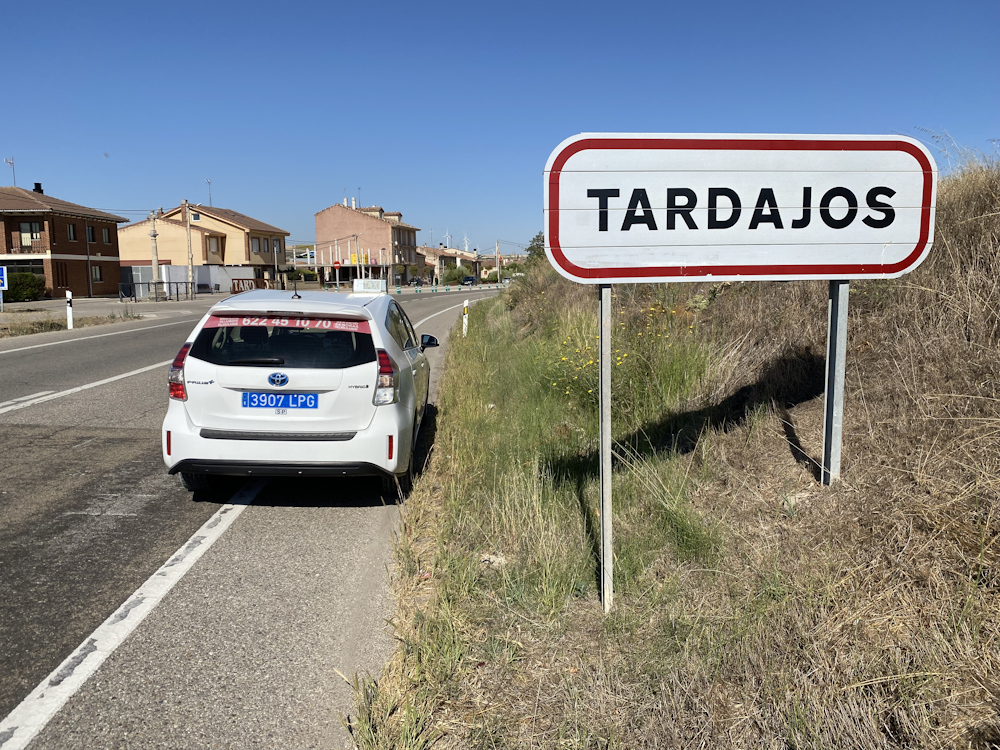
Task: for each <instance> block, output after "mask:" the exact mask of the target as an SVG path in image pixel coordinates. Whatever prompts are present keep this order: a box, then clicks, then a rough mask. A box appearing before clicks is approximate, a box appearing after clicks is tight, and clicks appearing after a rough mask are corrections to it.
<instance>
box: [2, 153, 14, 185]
mask: <svg viewBox="0 0 1000 750" xmlns="http://www.w3.org/2000/svg"><path fill="white" fill-rule="evenodd" d="M4 163H5V164H10V173H11V174H12V175H13V176H14V187H17V172H15V171H14V157H13V156H12V157H10V158H9V159H4Z"/></svg>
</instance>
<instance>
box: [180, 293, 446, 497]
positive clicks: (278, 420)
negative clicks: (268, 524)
mask: <svg viewBox="0 0 1000 750" xmlns="http://www.w3.org/2000/svg"><path fill="white" fill-rule="evenodd" d="M429 346H438V341H437V339H435V338H434V337H433V336H428V335H424V336H423V337H421V339H419V340H418V339H417V335H416V333H415V331H414V330H413V326H412V325H411V324H410V321H409V319H408V318H407V317H406V313H405V312H403V310H402V308H401V307H400V306H399V305H398V304H396V302H395V301H394V300H393V299H392V298H391V297H390V296H389V295H386V294H334V293H330V292H305V291H304V292H299V293H297V294H296V293H295V292H290V291H287V292H286V291H277V290H266V289H260V290H256V291H250V292H245V293H243V294H239V295H236V296H234V297H229V298H228V299H226V300H223V301H222V302H220V303H219V304H217V305H215V306H214V307H212V309H211V310H209V312H208V314H207V315H206V316H205V317H204V318H202V320H201V321H200V322H199V323H198V325H197V326H195V328H194V330H193V331H192V332H191V335H190V336H188V339H187V342H186V343H185V344H184V346H183V347H181V350H180V352H178V354H177V357H176V358H175V359H174V361H173V364H172V365H171V367H170V372H169V375H168V381H169V385H170V402H169V407H168V408H167V416H166V418H165V419H164V420H163V435H162V447H163V460H164V462H165V463H166V465H167V469H168V470H169V473H171V474H180V477H181V482H182V483H183V484H184V486H185V487H186V488H187V489H189V490H201V489H207V488H208V486H209V478H210V477H212V476H217V475H223V476H244V477H250V476H365V475H376V476H381V477H382V478H383V484H384V488H385V489H386V490H387V491H401V492H403V493H404V494H405V493H406V492H408V491H409V486H410V483H411V481H412V477H413V449H414V446H415V444H416V439H417V434H418V432H419V430H420V423H421V420H422V419H423V415H424V409H425V407H426V405H427V391H428V386H429V383H430V366H429V365H428V363H427V357H426V355H425V354H424V349H426V348H427V347H429Z"/></svg>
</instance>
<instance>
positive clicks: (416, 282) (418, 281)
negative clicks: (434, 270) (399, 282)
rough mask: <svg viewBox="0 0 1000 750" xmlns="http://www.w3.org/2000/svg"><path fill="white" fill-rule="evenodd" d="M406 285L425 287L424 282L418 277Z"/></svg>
mask: <svg viewBox="0 0 1000 750" xmlns="http://www.w3.org/2000/svg"><path fill="white" fill-rule="evenodd" d="M406 283H407V284H409V285H410V286H423V285H424V280H423V279H422V278H420V277H419V276H418V277H417V278H415V279H410V280H409V281H407V282H406Z"/></svg>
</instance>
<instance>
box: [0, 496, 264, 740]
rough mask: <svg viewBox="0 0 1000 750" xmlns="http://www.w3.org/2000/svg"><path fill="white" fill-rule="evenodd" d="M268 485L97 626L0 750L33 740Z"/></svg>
mask: <svg viewBox="0 0 1000 750" xmlns="http://www.w3.org/2000/svg"><path fill="white" fill-rule="evenodd" d="M266 483H267V480H265V479H255V480H253V481H251V482H248V483H247V484H246V485H244V487H243V489H241V490H240V491H239V492H237V493H236V494H235V495H234V496H233V497H232V499H231V500H230V501H229V503H228V504H226V505H223V506H222V507H221V508H219V510H218V512H217V513H216V514H215V515H214V516H212V517H211V518H210V519H208V521H206V522H205V524H204V525H203V526H202V527H201V528H200V529H198V531H196V532H195V533H194V536H192V537H191V538H190V539H189V540H188V541H187V543H185V544H184V546H183V547H181V548H180V549H179V550H177V552H175V553H174V554H173V555H172V556H171V557H170V559H169V560H167V561H166V562H165V563H164V564H163V565H161V566H160V569H159V570H157V571H156V572H155V573H153V575H151V576H150V577H149V579H148V580H147V581H146V582H145V583H144V584H142V586H140V587H139V588H138V589H137V590H136V591H135V593H134V594H132V596H130V597H129V598H128V599H126V600H125V603H124V604H122V605H121V606H120V607H119V608H118V609H117V610H116V611H115V612H114V614H112V615H111V616H110V617H109V618H108V619H107V620H105V621H104V622H103V623H102V624H101V625H99V626H98V628H97V630H95V631H94V632H93V633H91V634H90V635H89V636H88V637H87V638H86V639H85V640H84V642H83V643H82V644H80V646H78V647H77V648H76V650H75V651H73V653H72V654H70V655H69V656H68V657H67V658H66V661H64V662H63V663H62V664H60V665H59V666H58V667H56V668H55V669H54V670H53V671H52V673H51V674H50V675H49V676H48V677H46V678H45V679H44V680H42V681H41V683H39V684H38V686H37V687H36V688H35V689H34V690H32V691H31V692H30V693H29V694H28V697H27V698H25V699H24V700H23V701H21V703H20V705H18V706H17V708H15V709H14V710H13V711H11V712H10V713H9V714H8V715H7V718H5V719H4V720H3V721H0V750H21V748H24V747H26V746H27V745H28V743H29V742H31V740H32V739H34V737H35V735H37V734H38V733H39V732H40V731H41V730H42V729H43V728H44V727H45V725H46V724H48V723H49V721H50V720H51V719H52V717H53V716H55V715H56V713H58V712H59V709H61V708H62V707H63V706H64V705H65V704H66V701H68V700H69V699H70V698H71V697H72V696H73V694H74V693H75V692H76V691H77V690H79V689H80V688H81V687H82V686H83V684H84V683H85V682H86V681H87V680H88V679H89V678H90V676H91V675H93V674H94V672H96V671H97V669H98V667H100V666H101V664H103V663H104V660H105V659H107V658H108V657H109V656H110V655H111V654H112V653H113V652H114V650H115V649H116V648H118V646H120V645H121V644H122V642H124V640H125V639H126V638H127V637H128V636H129V635H130V634H131V633H132V631H133V630H135V629H136V628H137V627H138V625H139V623H141V622H142V621H143V620H144V619H145V618H146V616H147V615H148V614H149V613H150V612H152V611H153V608H154V607H156V605H157V604H159V603H160V601H162V599H163V597H164V596H166V595H167V592H169V591H170V589H172V588H173V587H174V585H175V584H176V583H177V582H178V581H179V580H180V579H181V578H183V577H184V574H185V573H187V572H188V571H189V570H190V569H191V568H192V566H194V564H195V563H196V562H198V560H199V558H201V556H202V555H203V554H205V552H206V551H207V550H208V548H209V547H211V546H212V545H213V544H215V542H216V541H217V540H218V539H219V537H221V536H222V535H223V534H224V533H225V532H226V530H227V529H228V528H229V527H230V526H232V524H233V521H235V520H236V519H237V518H238V517H239V515H240V514H241V513H242V512H243V511H244V510H246V508H247V506H249V505H250V504H252V503H253V501H254V500H255V499H256V497H257V495H258V494H260V491H261V490H262V489H263V488H264V485H265V484H266Z"/></svg>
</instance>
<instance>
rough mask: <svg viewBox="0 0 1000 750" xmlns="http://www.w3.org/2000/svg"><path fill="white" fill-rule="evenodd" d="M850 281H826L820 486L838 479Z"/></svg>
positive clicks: (842, 433)
mask: <svg viewBox="0 0 1000 750" xmlns="http://www.w3.org/2000/svg"><path fill="white" fill-rule="evenodd" d="M850 288H851V282H850V281H846V280H843V281H842V280H835V281H831V282H830V301H829V304H828V306H827V334H826V385H825V388H824V397H823V466H822V483H823V484H825V485H830V484H833V482H834V480H836V479H840V448H841V445H842V444H843V438H844V380H845V372H846V367H847V298H848V296H849V294H850Z"/></svg>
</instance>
